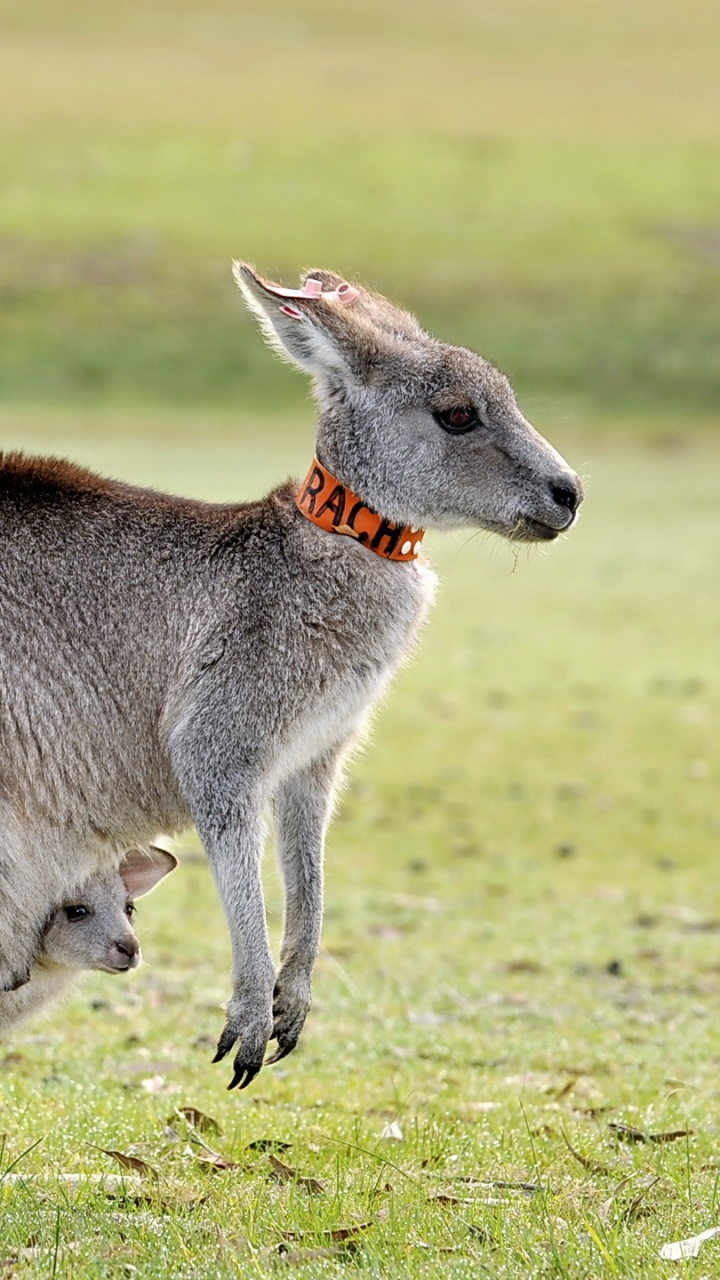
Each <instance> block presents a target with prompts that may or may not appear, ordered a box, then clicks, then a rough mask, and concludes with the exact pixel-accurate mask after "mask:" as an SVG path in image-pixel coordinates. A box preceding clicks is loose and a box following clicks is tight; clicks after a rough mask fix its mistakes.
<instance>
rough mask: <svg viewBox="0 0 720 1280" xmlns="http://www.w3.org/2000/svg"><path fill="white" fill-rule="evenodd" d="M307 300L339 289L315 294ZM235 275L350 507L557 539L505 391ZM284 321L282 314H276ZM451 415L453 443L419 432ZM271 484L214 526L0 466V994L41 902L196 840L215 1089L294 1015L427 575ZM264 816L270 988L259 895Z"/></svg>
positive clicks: (364, 299) (33, 943)
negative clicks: (206, 917)
mask: <svg viewBox="0 0 720 1280" xmlns="http://www.w3.org/2000/svg"><path fill="white" fill-rule="evenodd" d="M311 274H313V275H314V276H315V277H319V278H320V279H321V280H322V281H323V283H324V284H325V285H326V286H329V287H331V288H332V287H334V286H335V285H336V284H337V283H338V281H339V279H340V277H338V276H335V275H333V274H332V273H330V272H318V271H316V272H313V273H311ZM236 278H237V280H238V283H239V285H240V287H241V289H242V291H243V293H244V295H245V298H246V300H247V302H248V303H249V305H250V306H251V308H252V309H253V311H254V312H255V313H256V314H257V315H258V316H259V318H260V321H261V324H262V326H263V329H264V330H265V332H266V334H267V335H268V336H269V337H270V339H271V341H272V343H273V345H274V346H276V347H278V348H279V349H280V350H281V352H282V354H284V355H285V356H286V357H287V358H288V359H290V360H292V361H294V362H295V363H296V364H298V365H299V366H300V367H301V368H303V369H305V370H306V371H308V372H310V373H311V374H312V376H313V379H314V384H315V391H316V396H317V399H318V403H319V421H318V454H319V457H320V459H321V461H323V462H324V464H325V465H326V466H327V467H328V468H329V469H330V470H331V471H333V472H334V473H335V474H336V475H337V476H338V477H339V479H340V480H341V481H343V482H344V483H345V484H347V485H348V486H349V487H350V488H352V489H354V490H355V492H356V493H358V494H359V495H360V496H361V497H362V499H363V500H364V502H365V503H367V504H368V505H369V506H371V507H373V508H374V509H375V510H376V511H379V512H381V513H382V514H383V515H384V516H386V517H388V518H389V519H391V520H394V521H397V522H402V523H406V524H410V525H415V526H418V527H433V526H435V527H441V528H455V527H460V526H467V525H471V526H476V527H481V528H486V529H491V530H494V531H496V532H498V533H501V534H503V535H505V536H506V537H510V538H514V539H517V540H525V541H533V540H549V539H552V538H554V537H556V536H557V534H558V533H560V532H561V531H562V530H564V529H567V528H569V527H570V525H571V524H572V522H573V519H574V512H575V509H576V507H577V505H578V504H579V502H580V500H581V497H582V491H581V487H580V483H579V481H578V479H577V477H576V476H575V474H574V473H573V472H572V471H571V470H570V468H569V467H568V466H567V464H566V463H565V462H564V461H563V459H562V458H561V457H560V456H559V455H558V454H557V453H556V452H555V451H554V450H553V449H552V448H551V447H550V445H548V444H547V443H546V441H544V440H543V439H542V437H540V436H539V435H538V434H537V432H535V431H534V430H533V428H532V427H531V426H530V425H529V424H528V423H527V422H526V421H525V419H524V418H523V416H522V414H521V413H520V410H519V409H518V407H517V404H516V401H515V397H514V395H513V392H512V388H511V386H510V384H509V382H508V381H507V379H506V378H505V377H504V376H503V375H502V374H501V373H499V372H498V371H497V369H495V368H494V367H493V366H492V365H490V364H488V362H487V361H485V360H482V359H481V358H480V357H479V356H477V355H475V354H474V353H472V352H470V351H466V350H464V349H461V348H458V347H451V346H447V345H446V344H444V343H440V342H436V341H435V340H434V339H432V338H431V337H429V336H428V335H427V334H425V333H424V332H423V331H422V330H421V329H420V327H419V325H418V324H417V322H416V321H415V320H414V319H413V317H412V316H410V315H408V314H407V313H406V312H404V311H401V310H400V309H398V308H396V307H395V306H393V305H392V304H391V303H389V302H388V301H386V300H385V299H384V298H381V297H379V296H378V295H375V294H371V293H369V292H368V291H366V290H363V291H361V296H360V298H359V299H358V300H357V302H355V303H354V304H353V305H352V306H349V307H343V306H342V305H340V304H339V303H338V302H332V301H327V300H325V299H322V298H321V299H318V300H307V301H306V300H299V301H298V302H297V309H299V310H300V312H301V314H302V319H301V320H299V321H298V320H294V319H291V318H289V317H287V316H285V315H284V314H283V313H282V312H281V311H280V310H279V300H278V298H277V297H275V296H274V295H273V293H272V288H271V287H270V286H268V285H267V282H264V281H263V280H262V279H261V277H260V276H258V275H257V273H256V272H255V271H254V270H252V269H251V268H250V267H248V266H242V265H239V264H238V265H237V266H236ZM293 305H295V302H294V303H293ZM453 404H471V405H473V406H474V407H475V410H476V412H477V414H478V417H479V424H478V427H477V429H475V430H473V431H470V432H468V433H467V434H464V435H460V436H453V435H450V434H448V432H447V431H446V430H443V429H442V427H441V426H439V425H438V422H437V420H436V418H435V417H434V416H433V411H436V412H437V411H442V410H446V409H448V408H449V407H450V406H451V405H453ZM295 492H296V486H294V485H292V484H287V485H284V486H282V487H281V488H279V489H276V490H275V491H274V492H273V493H271V494H270V495H269V496H268V497H267V498H265V499H264V500H262V501H260V502H257V503H251V504H246V505H244V506H213V505H210V504H204V503H200V502H193V501H189V500H184V499H180V498H176V497H172V496H170V495H166V494H159V493H153V492H150V491H147V490H141V489H135V488H132V487H130V486H128V485H124V484H118V483H114V482H112V481H107V480H101V479H99V478H98V477H95V476H92V475H91V474H90V473H88V472H85V471H82V470H80V469H78V468H74V467H71V466H70V465H69V464H64V463H57V462H52V461H47V460H46V461H38V460H29V459H24V458H20V457H17V456H16V457H9V458H5V459H4V461H3V463H2V466H0V891H1V893H2V899H1V902H2V905H1V907H0V986H4V987H5V988H6V989H7V988H9V987H12V986H13V985H15V984H17V983H19V982H22V981H23V980H25V979H26V978H27V975H28V973H29V970H30V965H31V963H32V961H33V957H34V955H35V953H36V950H37V944H38V938H39V935H40V931H41V928H42V924H43V921H44V920H45V918H46V916H47V912H48V908H49V906H50V905H51V904H52V903H53V902H57V901H59V900H61V899H62V898H63V897H64V895H65V893H66V891H67V889H68V888H69V887H71V886H70V882H71V881H72V882H73V883H74V884H76V885H77V884H80V883H82V881H83V880H85V879H87V877H88V876H89V875H91V874H93V873H94V872H96V871H97V870H103V869H108V868H113V867H116V866H117V865H118V864H119V861H120V859H121V856H122V851H123V850H124V849H126V848H127V847H128V846H129V845H131V844H140V845H142V844H145V843H146V842H147V841H148V840H149V839H151V838H152V836H153V834H154V833H155V832H156V831H158V830H163V831H171V832H172V831H178V830H180V829H181V828H183V827H185V826H187V825H188V824H189V823H190V822H192V821H194V822H195V824H196V826H197V828H198V831H199V833H200V836H201V838H202V840H203V842H204V844H205V848H206V850H207V853H208V856H209V859H210V863H211V865H212V868H213V872H214V874H215V878H216V881H217V884H218V888H219V891H220V896H221V899H222V902H223V906H224V909H225V912H226V915H227V919H228V924H229V928H230V936H231V940H232V947H233V994H232V996H231V998H230V1000H229V1002H228V1006H227V1023H226V1027H225V1030H224V1032H223V1034H222V1036H221V1039H220V1042H219V1045H218V1053H217V1055H216V1060H217V1059H219V1058H221V1057H223V1056H224V1055H225V1054H226V1053H228V1052H229V1051H230V1049H231V1048H232V1047H233V1046H234V1045H235V1044H236V1043H237V1042H238V1041H239V1048H238V1051H237V1054H236V1057H235V1063H234V1065H235V1071H234V1075H233V1079H232V1084H231V1087H232V1086H233V1085H241V1086H243V1085H245V1084H248V1083H249V1081H250V1080H251V1079H253V1077H254V1076H255V1075H256V1074H257V1072H258V1071H259V1069H260V1066H261V1065H262V1061H263V1057H264V1054H265V1050H266V1046H267V1043H268V1040H269V1039H270V1038H271V1037H275V1038H276V1039H277V1043H278V1048H277V1052H276V1054H275V1058H276V1059H277V1058H278V1057H282V1056H283V1055H284V1054H285V1053H288V1052H289V1051H290V1050H291V1049H292V1048H294V1046H295V1044H296V1043H297V1039H298V1036H299V1034H300V1031H301V1029H302V1025H303V1022H304V1020H305V1016H306V1014H307V1010H308V1007H309V1004H310V987H311V976H312V969H313V964H314V960H315V956H316V952H317V947H318V939H319V935H320V923H321V914H322V850H323V841H324V834H325V828H326V826H327V822H328V819H329V816H330V811H331V808H332V797H333V792H334V789H335V786H336V783H337V779H338V775H339V772H340V769H341V765H342V760H343V757H344V756H345V754H346V753H347V751H348V749H349V747H350V746H351V744H352V743H353V741H354V740H356V739H357V738H358V735H360V734H361V733H362V732H363V729H364V726H365V724H366V722H367V719H368V716H369V713H370V710H371V708H372V706H373V704H374V703H375V702H376V701H377V699H378V697H379V696H380V695H381V694H382V693H383V691H384V689H385V688H386V686H387V684H388V682H389V680H390V679H391V677H392V675H393V673H394V672H395V671H396V669H397V668H398V666H399V665H400V664H401V663H402V662H403V661H405V660H406V659H407V657H408V656H409V654H410V653H411V651H412V649H413V646H414V644H415V642H416V639H417V636H418V633H419V631H420V628H421V627H422V625H423V623H424V621H425V618H426V615H427V612H428V609H429V607H430V604H431V601H432V597H433V591H434V584H435V579H434V575H433V574H432V572H431V570H430V569H429V567H428V565H427V564H426V563H425V562H424V561H423V560H422V559H420V560H418V561H416V562H414V563H407V564H398V563H392V562H389V561H387V560H384V559H382V558H380V557H379V556H376V555H374V554H373V553H372V552H370V551H368V550H366V549H365V548H364V547H363V546H361V545H359V544H358V543H357V542H355V541H353V540H352V539H351V538H347V537H334V536H332V535H331V534H328V533H325V532H322V531H321V530H319V529H317V528H316V527H315V526H314V525H312V524H311V523H310V522H309V521H307V520H306V519H305V518H304V516H302V515H301V514H300V513H299V511H298V510H297V508H296V506H295V502H294V497H295ZM273 804H274V806H275V821H276V827H277V835H278V845H279V850H280V862H281V867H282V871H283V875H284V879H285V885H286V919H285V933H284V940H283V945H282V952H281V965H280V971H279V973H278V975H277V979H276V974H275V967H274V964H273V961H272V957H271V954H270V948H269V945H268V938H267V931H266V924H265V912H264V905H263V898H262V891H261V883H260V857H261V851H262V844H263V822H264V814H266V813H267V812H268V810H269V809H270V807H271V806H272V805H273Z"/></svg>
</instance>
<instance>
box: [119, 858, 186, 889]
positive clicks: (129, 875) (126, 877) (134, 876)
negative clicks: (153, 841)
mask: <svg viewBox="0 0 720 1280" xmlns="http://www.w3.org/2000/svg"><path fill="white" fill-rule="evenodd" d="M177 865H178V860H177V858H176V857H175V854H174V853H168V852H167V851H166V850H165V849H158V848H157V847H156V846H155V845H150V847H149V849H128V851H127V853H126V854H125V856H124V857H123V860H122V862H121V863H120V866H119V867H118V871H119V873H120V876H121V878H122V880H123V882H124V884H125V888H126V889H127V891H128V893H129V894H130V895H131V897H133V898H142V897H143V895H144V894H146V893H149V892H150V890H151V889H154V888H155V885H156V884H159V883H160V881H161V880H162V879H164V877H165V876H167V875H169V874H170V872H171V871H174V870H175V868H176V866H177Z"/></svg>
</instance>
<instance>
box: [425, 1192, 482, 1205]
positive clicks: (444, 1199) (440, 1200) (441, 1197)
mask: <svg viewBox="0 0 720 1280" xmlns="http://www.w3.org/2000/svg"><path fill="white" fill-rule="evenodd" d="M428 1200H429V1201H435V1203H436V1204H462V1205H467V1204H474V1203H475V1201H474V1200H461V1199H460V1197H459V1196H449V1195H447V1194H446V1192H444V1191H438V1193H437V1195H435V1196H428Z"/></svg>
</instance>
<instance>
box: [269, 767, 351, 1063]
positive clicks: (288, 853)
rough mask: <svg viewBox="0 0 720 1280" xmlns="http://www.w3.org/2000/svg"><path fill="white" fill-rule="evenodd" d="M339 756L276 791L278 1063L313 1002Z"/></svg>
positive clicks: (295, 776) (275, 1029) (294, 1041)
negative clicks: (281, 915) (281, 894)
mask: <svg viewBox="0 0 720 1280" xmlns="http://www.w3.org/2000/svg"><path fill="white" fill-rule="evenodd" d="M339 759H340V751H339V750H337V751H333V752H331V753H329V754H328V755H326V756H323V757H322V758H321V759H320V760H317V761H315V762H314V763H313V764H312V765H309V766H308V767H307V768H306V769H303V770H301V771H299V772H298V773H295V774H293V775H292V776H291V777H290V778H288V779H286V781H285V782H284V783H283V784H282V785H281V786H280V788H279V790H278V793H277V796H276V801H275V820H276V828H277V844H278V856H279V859H280V866H281V870H282V874H283V880H284V882H285V928H284V932H283V941H282V949H281V952H280V972H279V974H278V978H277V982H276V984H275V993H274V1001H273V1019H274V1021H273V1033H272V1034H273V1038H274V1039H276V1040H277V1045H278V1047H277V1050H276V1052H275V1053H274V1054H273V1056H272V1058H270V1062H278V1061H279V1059H280V1058H284V1057H285V1055H286V1054H287V1053H290V1052H291V1050H292V1049H294V1048H295V1045H296V1044H297V1042H298V1039H299V1037H300V1032H301V1031H302V1029H303V1025H304V1023H305V1019H306V1017H307V1014H308V1010H309V1008H310V1004H311V999H312V972H313V967H314V964H315V959H316V957H317V953H318V947H319V945H320V929H321V925H322V906H323V849H324V844H325V831H326V828H327V824H328V821H329V818H330V812H331V808H332V796H333V789H334V785H335V780H336V777H337V774H338V772H339Z"/></svg>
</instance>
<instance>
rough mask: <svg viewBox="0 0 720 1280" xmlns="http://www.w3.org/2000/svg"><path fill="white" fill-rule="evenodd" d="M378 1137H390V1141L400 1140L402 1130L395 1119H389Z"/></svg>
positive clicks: (401, 1138)
mask: <svg viewBox="0 0 720 1280" xmlns="http://www.w3.org/2000/svg"><path fill="white" fill-rule="evenodd" d="M380 1137H381V1138H388V1139H390V1141H391V1142H402V1140H403V1131H402V1129H401V1128H400V1125H399V1124H398V1122H397V1120H391V1121H390V1123H389V1124H386V1125H385V1128H384V1129H383V1131H382V1133H381V1134H380Z"/></svg>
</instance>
